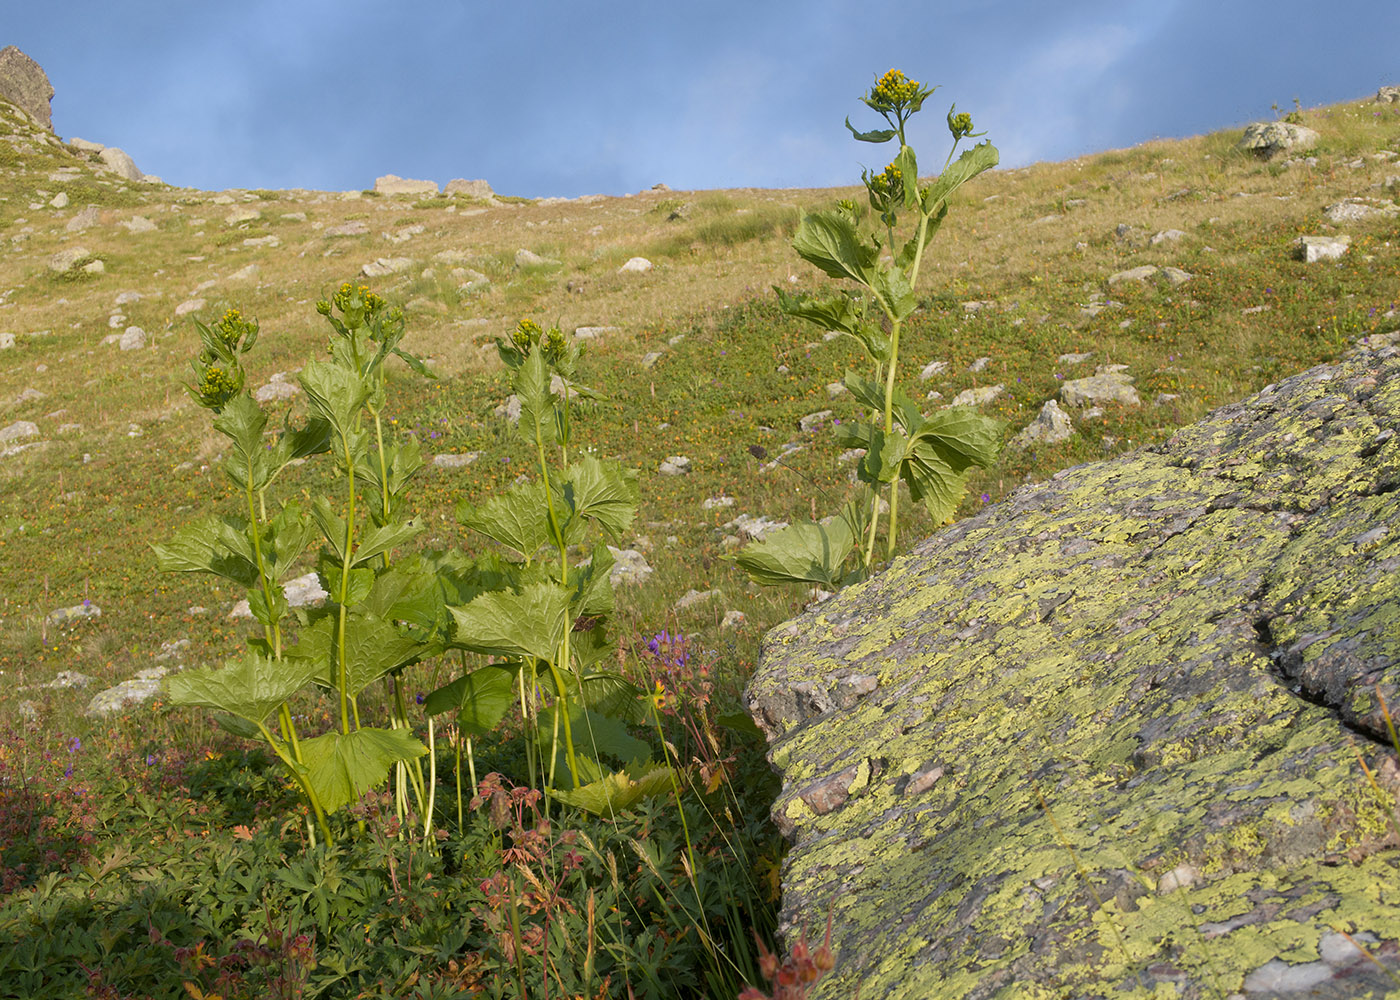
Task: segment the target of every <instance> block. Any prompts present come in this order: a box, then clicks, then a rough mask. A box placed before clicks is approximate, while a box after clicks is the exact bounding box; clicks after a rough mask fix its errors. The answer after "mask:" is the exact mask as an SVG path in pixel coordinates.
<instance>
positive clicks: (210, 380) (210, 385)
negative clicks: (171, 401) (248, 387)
mask: <svg viewBox="0 0 1400 1000" xmlns="http://www.w3.org/2000/svg"><path fill="white" fill-rule="evenodd" d="M241 388H242V382H241V380H240V379H237V378H235V377H234V376H232V375H230V374H229V373H228V372H226V371H224V369H223V368H220V367H219V366H218V365H210V366H209V367H208V368H206V369H205V370H204V377H203V378H202V379H200V381H199V388H198V390H197V391H198V393H199V401H200V402H201V403H202V404H203V405H205V406H208V407H210V408H212V409H219V408H220V407H222V406H223V405H224V404H225V403H227V402H228V401H229V400H230V399H232V398H233V397H234V396H236V395H238V391H239V389H241Z"/></svg>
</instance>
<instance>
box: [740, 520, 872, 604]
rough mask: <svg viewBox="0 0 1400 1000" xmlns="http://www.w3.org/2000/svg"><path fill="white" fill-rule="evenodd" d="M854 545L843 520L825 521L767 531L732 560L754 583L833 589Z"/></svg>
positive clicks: (852, 537)
mask: <svg viewBox="0 0 1400 1000" xmlns="http://www.w3.org/2000/svg"><path fill="white" fill-rule="evenodd" d="M855 544H856V538H855V535H854V534H853V533H852V532H851V529H850V527H849V526H848V525H847V524H846V522H845V521H844V520H843V519H841V518H839V517H837V518H828V519H827V520H826V521H822V522H813V521H807V522H802V523H798V524H790V525H788V526H787V527H786V528H781V529H779V530H778V531H774V532H770V533H769V534H767V535H766V536H764V538H763V541H761V542H750V543H749V544H748V545H746V546H745V547H744V548H743V549H741V550H740V551H739V552H738V553H736V554H735V555H734V557H733V558H734V561H735V563H737V564H738V566H739V568H740V569H742V570H743V571H744V572H745V573H747V574H748V575H749V578H750V579H752V580H753V581H754V582H755V583H759V584H766V585H772V584H780V583H815V584H820V585H821V586H824V587H832V588H835V587H837V586H839V585H840V582H841V578H842V575H843V574H842V572H841V567H842V564H843V563H845V561H846V557H847V556H848V555H850V553H851V550H852V549H853V548H854V547H855Z"/></svg>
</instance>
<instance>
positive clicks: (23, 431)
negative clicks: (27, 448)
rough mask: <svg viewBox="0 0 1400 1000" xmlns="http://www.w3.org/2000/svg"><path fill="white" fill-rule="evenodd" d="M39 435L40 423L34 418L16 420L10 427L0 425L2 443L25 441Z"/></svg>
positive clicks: (0, 441) (0, 440)
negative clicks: (34, 420)
mask: <svg viewBox="0 0 1400 1000" xmlns="http://www.w3.org/2000/svg"><path fill="white" fill-rule="evenodd" d="M38 436H39V425H38V424H36V423H34V422H33V421H32V420H16V421H15V422H14V423H12V424H10V425H9V426H8V427H0V444H9V443H10V442H12V441H24V440H26V439H28V438H33V437H38Z"/></svg>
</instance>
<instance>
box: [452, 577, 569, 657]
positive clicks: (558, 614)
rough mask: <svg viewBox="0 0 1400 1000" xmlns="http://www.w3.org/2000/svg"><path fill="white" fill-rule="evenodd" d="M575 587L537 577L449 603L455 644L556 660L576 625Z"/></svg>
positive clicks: (502, 653) (488, 652)
mask: <svg viewBox="0 0 1400 1000" xmlns="http://www.w3.org/2000/svg"><path fill="white" fill-rule="evenodd" d="M572 597H573V593H572V591H569V590H567V589H565V588H564V587H561V586H559V584H557V583H534V584H530V585H529V586H527V587H525V588H523V589H522V590H521V591H520V593H518V594H517V593H514V592H511V591H505V592H499V593H488V594H482V595H481V596H480V597H478V598H477V599H476V600H474V601H472V602H471V603H470V604H468V605H466V606H465V607H461V608H455V607H454V608H448V609H447V610H448V611H449V612H451V614H452V617H453V619H454V620H455V621H456V624H457V628H456V633H455V637H454V645H457V646H461V647H463V648H464V649H470V650H474V651H475V652H478V653H486V654H488V655H495V656H535V657H539V658H540V659H542V660H551V661H552V660H553V659H554V658H555V657H556V656H557V654H558V650H559V644H560V643H561V642H563V640H564V630H565V629H567V628H569V627H570V626H571V625H572V619H571V618H570V617H569V603H570V599H571V598H572Z"/></svg>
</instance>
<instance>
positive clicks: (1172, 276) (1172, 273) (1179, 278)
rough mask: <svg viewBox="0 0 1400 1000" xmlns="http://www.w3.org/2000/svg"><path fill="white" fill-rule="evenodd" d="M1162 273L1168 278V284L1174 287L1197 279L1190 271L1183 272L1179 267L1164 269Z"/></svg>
mask: <svg viewBox="0 0 1400 1000" xmlns="http://www.w3.org/2000/svg"><path fill="white" fill-rule="evenodd" d="M1162 273H1163V274H1164V275H1166V276H1167V283H1168V284H1169V285H1172V286H1173V287H1176V286H1178V285H1184V284H1186V283H1187V282H1188V281H1190V280H1191V279H1192V278H1194V277H1195V275H1194V274H1191V273H1190V272H1189V271H1183V270H1182V269H1181V268H1179V267H1164V268H1162Z"/></svg>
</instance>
